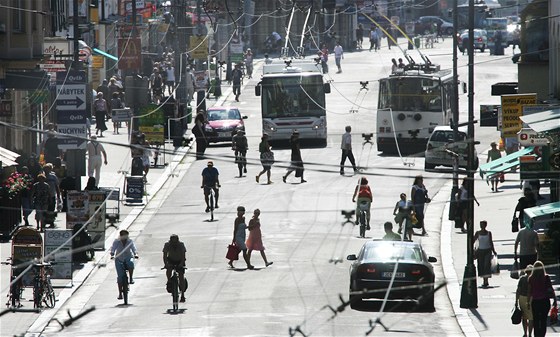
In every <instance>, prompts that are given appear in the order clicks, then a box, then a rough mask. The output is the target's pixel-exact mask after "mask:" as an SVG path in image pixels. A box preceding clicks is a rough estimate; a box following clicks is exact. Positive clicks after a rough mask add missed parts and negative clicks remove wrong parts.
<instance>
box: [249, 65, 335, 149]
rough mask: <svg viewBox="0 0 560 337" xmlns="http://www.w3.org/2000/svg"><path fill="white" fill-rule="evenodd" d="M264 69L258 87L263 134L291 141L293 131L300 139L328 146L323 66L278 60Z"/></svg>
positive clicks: (326, 90) (327, 84)
mask: <svg viewBox="0 0 560 337" xmlns="http://www.w3.org/2000/svg"><path fill="white" fill-rule="evenodd" d="M275 62H278V63H272V64H266V65H264V66H263V76H262V78H261V81H260V82H259V83H258V84H257V86H256V87H255V95H257V96H261V109H262V128H263V133H267V134H268V135H269V140H270V141H281V140H289V139H290V135H291V134H292V132H293V131H294V130H297V131H298V132H299V135H300V139H306V140H316V141H318V142H319V143H320V144H322V145H326V143H327V116H326V113H325V109H326V101H325V94H327V93H330V85H329V83H324V81H323V74H322V72H321V66H320V64H317V63H316V62H313V61H306V60H292V61H285V62H280V61H275Z"/></svg>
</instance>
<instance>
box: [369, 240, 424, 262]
mask: <svg viewBox="0 0 560 337" xmlns="http://www.w3.org/2000/svg"><path fill="white" fill-rule="evenodd" d="M363 255H364V256H363V259H364V260H372V261H397V260H407V261H416V262H422V256H423V255H422V250H421V249H420V247H418V246H411V245H401V244H399V243H397V242H386V243H385V242H384V243H381V244H377V245H373V246H369V247H366V249H365V250H364V252H363Z"/></svg>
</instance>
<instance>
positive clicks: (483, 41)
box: [457, 29, 488, 53]
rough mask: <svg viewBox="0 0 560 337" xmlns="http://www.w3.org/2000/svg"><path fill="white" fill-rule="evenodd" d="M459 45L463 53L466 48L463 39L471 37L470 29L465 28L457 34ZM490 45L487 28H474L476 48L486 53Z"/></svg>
mask: <svg viewBox="0 0 560 337" xmlns="http://www.w3.org/2000/svg"><path fill="white" fill-rule="evenodd" d="M457 35H458V36H457V45H458V46H459V50H460V51H461V53H463V52H465V48H464V46H463V40H465V39H468V38H469V30H468V29H464V30H462V31H461V32H460V33H459V34H457ZM487 46H488V36H487V33H486V30H485V29H475V30H474V49H478V50H480V52H481V53H484V50H485V49H486V47H487Z"/></svg>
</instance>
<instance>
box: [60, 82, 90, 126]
mask: <svg viewBox="0 0 560 337" xmlns="http://www.w3.org/2000/svg"><path fill="white" fill-rule="evenodd" d="M56 95H57V96H56V106H57V109H58V110H84V111H85V110H86V85H85V84H67V85H57V86H56ZM59 122H60V121H59Z"/></svg>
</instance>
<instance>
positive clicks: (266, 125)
mask: <svg viewBox="0 0 560 337" xmlns="http://www.w3.org/2000/svg"><path fill="white" fill-rule="evenodd" d="M263 129H264V130H265V131H271V132H276V127H275V126H274V124H272V123H271V122H269V121H263Z"/></svg>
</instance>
